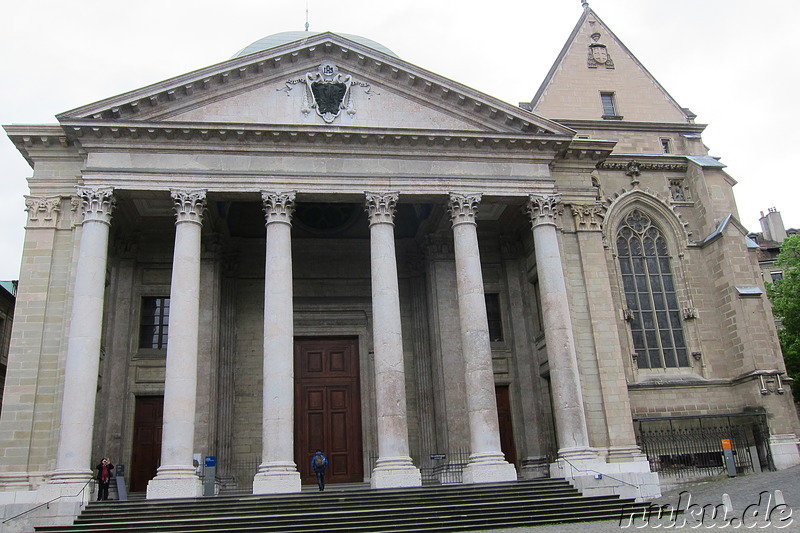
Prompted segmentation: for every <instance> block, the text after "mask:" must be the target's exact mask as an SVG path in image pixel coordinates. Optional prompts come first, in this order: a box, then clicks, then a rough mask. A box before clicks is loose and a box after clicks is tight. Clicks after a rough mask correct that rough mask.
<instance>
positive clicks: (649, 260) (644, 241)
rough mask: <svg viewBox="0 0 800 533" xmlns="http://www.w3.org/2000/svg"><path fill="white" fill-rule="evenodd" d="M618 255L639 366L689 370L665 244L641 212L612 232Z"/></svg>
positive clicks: (628, 216) (625, 220)
mask: <svg viewBox="0 0 800 533" xmlns="http://www.w3.org/2000/svg"><path fill="white" fill-rule="evenodd" d="M617 253H618V257H619V267H620V271H621V272H622V284H623V287H624V289H625V301H626V303H627V307H628V309H629V310H630V315H629V318H630V325H631V333H632V334H633V346H634V349H635V350H636V355H637V357H636V360H637V364H638V366H639V368H667V367H679V366H689V358H688V356H687V350H686V341H685V338H684V335H683V326H682V325H681V316H680V315H681V312H680V308H679V307H678V297H677V295H676V294H675V283H674V279H673V276H672V268H671V267H670V257H669V253H668V251H667V242H666V240H665V239H664V235H663V234H662V233H661V230H659V229H658V227H656V226H655V224H653V222H652V221H651V220H650V217H648V216H647V215H646V214H645V213H643V212H642V211H640V210H638V209H634V210H633V211H631V212H630V213H629V214H628V215H627V216H626V217H625V219H624V220H623V221H622V224H620V227H619V230H618V231H617Z"/></svg>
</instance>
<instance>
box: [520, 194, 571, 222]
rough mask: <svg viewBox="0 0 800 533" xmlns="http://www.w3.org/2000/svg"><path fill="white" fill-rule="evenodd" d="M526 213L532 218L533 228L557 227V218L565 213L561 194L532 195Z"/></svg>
mask: <svg viewBox="0 0 800 533" xmlns="http://www.w3.org/2000/svg"><path fill="white" fill-rule="evenodd" d="M525 211H526V212H527V213H528V216H529V217H530V218H531V226H532V227H534V228H535V227H536V226H540V225H542V224H552V225H553V226H555V225H556V217H558V216H560V215H562V214H563V213H564V206H563V205H562V204H561V195H560V194H531V195H530V197H529V199H528V205H527V206H526V207H525Z"/></svg>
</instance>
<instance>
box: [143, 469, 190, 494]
mask: <svg viewBox="0 0 800 533" xmlns="http://www.w3.org/2000/svg"><path fill="white" fill-rule="evenodd" d="M202 495H203V484H202V482H201V481H200V478H199V477H198V476H197V473H196V472H195V469H194V467H192V466H166V467H165V466H161V467H159V468H158V473H157V474H156V477H154V478H153V479H151V480H150V482H149V483H148V484H147V499H148V500H163V499H167V498H199V497H200V496H202Z"/></svg>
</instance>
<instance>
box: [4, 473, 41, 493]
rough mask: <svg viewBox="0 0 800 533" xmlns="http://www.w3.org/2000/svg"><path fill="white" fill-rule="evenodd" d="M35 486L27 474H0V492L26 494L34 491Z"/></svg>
mask: <svg viewBox="0 0 800 533" xmlns="http://www.w3.org/2000/svg"><path fill="white" fill-rule="evenodd" d="M34 488H35V485H34V484H33V483H31V478H30V476H29V475H28V473H27V472H2V473H0V491H2V492H12V491H13V492H17V491H20V492H27V491H31V490H34Z"/></svg>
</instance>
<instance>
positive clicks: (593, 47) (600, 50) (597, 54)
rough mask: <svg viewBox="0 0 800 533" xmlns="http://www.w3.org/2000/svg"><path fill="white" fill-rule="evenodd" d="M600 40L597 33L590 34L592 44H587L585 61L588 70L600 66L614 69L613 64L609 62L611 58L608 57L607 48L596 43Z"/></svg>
mask: <svg viewBox="0 0 800 533" xmlns="http://www.w3.org/2000/svg"><path fill="white" fill-rule="evenodd" d="M599 40H600V34H599V33H593V34H592V42H591V43H590V44H589V59H588V61H587V65H588V67H589V68H597V67H599V66H600V65H602V66H604V67H606V68H608V69H612V68H614V62H613V61H612V60H611V56H610V55H608V48H607V47H606V45H604V44H602V43H600V42H598V41H599Z"/></svg>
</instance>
